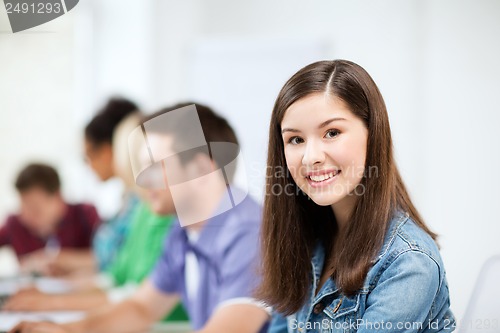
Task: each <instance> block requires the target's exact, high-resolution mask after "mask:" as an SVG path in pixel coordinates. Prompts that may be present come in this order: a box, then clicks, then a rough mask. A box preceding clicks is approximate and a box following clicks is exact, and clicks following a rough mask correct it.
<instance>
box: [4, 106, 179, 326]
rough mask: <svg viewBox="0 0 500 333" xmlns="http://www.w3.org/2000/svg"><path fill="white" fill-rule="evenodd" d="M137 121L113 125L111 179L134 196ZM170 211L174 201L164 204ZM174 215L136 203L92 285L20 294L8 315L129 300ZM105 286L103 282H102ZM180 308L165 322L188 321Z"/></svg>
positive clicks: (6, 307)
mask: <svg viewBox="0 0 500 333" xmlns="http://www.w3.org/2000/svg"><path fill="white" fill-rule="evenodd" d="M140 120H141V116H140V114H138V113H132V114H129V115H128V116H126V117H125V118H124V119H123V120H121V122H120V123H119V124H118V125H117V126H116V128H115V129H114V133H113V166H114V174H116V175H117V176H118V177H120V178H121V179H122V180H123V182H124V183H125V185H126V187H127V188H129V189H130V190H129V191H134V192H135V191H136V190H137V189H136V188H135V183H134V177H133V174H132V170H131V166H130V156H129V150H128V143H127V141H128V135H129V133H130V132H131V131H132V130H133V129H134V128H135V127H137V126H138V125H139V123H140ZM166 205H167V206H168V207H169V208H168V209H167V211H169V212H173V211H174V210H173V202H169V203H166ZM173 220H174V218H173V216H172V215H168V214H167V215H161V216H160V215H157V214H155V213H153V212H152V211H151V208H150V206H149V204H148V203H147V202H143V201H142V200H138V201H137V204H135V205H134V207H133V209H132V210H131V213H130V222H129V223H130V226H129V232H128V235H127V236H126V238H125V240H124V241H123V244H122V246H121V247H120V249H119V250H118V251H117V254H116V256H115V258H114V260H113V262H112V263H111V264H110V265H109V267H107V268H106V269H104V270H103V271H102V272H101V273H100V275H99V276H98V278H96V279H92V280H93V281H94V284H91V285H90V286H87V288H81V289H80V290H78V291H73V292H71V293H66V294H46V293H43V292H40V291H37V290H36V289H28V290H22V291H20V292H18V293H17V294H16V295H14V296H12V297H11V298H10V299H9V300H8V301H7V302H6V304H5V305H4V308H3V309H4V310H9V311H49V310H52V311H55V310H84V311H85V310H92V309H95V308H97V307H101V306H105V305H109V304H112V303H116V302H119V301H121V300H123V299H125V298H126V297H127V296H130V295H131V294H132V293H133V292H134V291H135V290H136V289H137V286H138V285H139V284H140V283H141V282H142V281H143V280H144V279H145V278H146V277H147V276H148V275H149V274H150V272H151V270H152V269H153V267H154V265H155V263H156V261H157V260H158V258H159V256H160V254H161V250H162V244H163V240H164V238H165V236H167V235H168V233H169V231H170V229H171V228H172V225H173V223H174V221H173ZM103 281H104V283H102V282H103ZM186 320H188V318H187V315H186V313H185V311H184V309H183V308H182V306H180V305H179V306H177V307H176V308H175V309H174V311H172V313H171V314H170V315H169V316H168V317H166V318H165V321H186Z"/></svg>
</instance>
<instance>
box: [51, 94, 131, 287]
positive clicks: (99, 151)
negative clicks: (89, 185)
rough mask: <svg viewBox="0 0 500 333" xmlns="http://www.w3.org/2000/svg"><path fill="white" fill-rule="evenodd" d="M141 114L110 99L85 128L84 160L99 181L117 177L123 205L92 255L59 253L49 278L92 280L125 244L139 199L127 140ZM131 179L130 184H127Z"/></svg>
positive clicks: (104, 229) (122, 101)
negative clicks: (121, 182) (74, 277)
mask: <svg viewBox="0 0 500 333" xmlns="http://www.w3.org/2000/svg"><path fill="white" fill-rule="evenodd" d="M139 119H140V113H139V111H138V108H137V105H136V104H135V103H133V102H131V101H129V100H127V99H124V98H119V97H113V98H110V99H109V100H108V101H107V102H106V104H105V105H104V106H103V107H102V108H101V109H100V110H99V112H97V114H96V115H95V116H94V117H93V118H92V119H91V120H90V122H89V123H88V124H87V125H86V126H85V130H84V143H85V147H84V149H85V160H86V161H87V162H88V164H89V166H90V168H91V169H92V171H94V172H95V174H96V176H97V177H98V178H99V179H100V180H101V181H103V182H104V181H107V180H109V179H111V178H114V177H118V178H119V179H120V180H122V181H123V184H124V188H125V190H124V193H123V201H122V202H123V204H122V207H121V208H120V210H119V212H118V213H117V214H116V215H115V216H114V217H112V218H111V219H108V220H105V221H103V223H102V224H101V225H100V226H99V228H98V229H97V231H96V234H95V235H94V239H93V242H92V249H93V251H92V253H88V254H87V256H83V255H79V254H78V253H75V252H72V251H61V252H60V254H59V255H58V256H57V258H56V259H55V260H54V261H52V263H51V265H50V267H48V268H47V271H48V272H49V273H50V274H51V275H58V276H68V277H71V276H78V279H79V281H80V282H81V281H85V282H86V283H85V284H88V281H87V280H88V279H87V280H85V279H84V278H82V275H83V274H84V273H86V274H87V275H88V276H93V275H94V274H95V273H96V272H97V271H106V270H107V269H108V268H109V267H110V266H111V265H112V263H113V262H114V260H115V257H116V255H117V253H118V251H119V250H120V247H121V246H122V244H123V242H124V241H125V239H126V237H127V235H128V233H129V228H130V224H131V223H130V221H131V217H132V215H133V214H134V209H135V208H136V206H137V204H138V202H139V198H138V196H137V194H136V191H135V189H133V187H134V185H135V184H134V181H133V176H131V175H130V176H129V173H130V174H131V172H132V171H129V170H130V161H129V159H128V153H127V152H128V149H127V148H128V147H127V141H126V138H127V136H128V134H129V133H128V132H127V130H128V131H129V130H130V124H133V127H132V129H133V128H134V127H135V126H136V125H137V123H138V122H139ZM129 179H131V180H129Z"/></svg>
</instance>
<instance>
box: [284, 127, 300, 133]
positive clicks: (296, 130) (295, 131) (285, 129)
mask: <svg viewBox="0 0 500 333" xmlns="http://www.w3.org/2000/svg"><path fill="white" fill-rule="evenodd" d="M285 132H293V133H300V131H299V130H298V129H295V128H283V129H282V130H281V134H283V133H285Z"/></svg>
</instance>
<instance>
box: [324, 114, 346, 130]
mask: <svg viewBox="0 0 500 333" xmlns="http://www.w3.org/2000/svg"><path fill="white" fill-rule="evenodd" d="M338 120H347V119H345V118H340V117H336V118H331V119H328V120H326V121H324V122H322V123H321V124H319V126H318V129H320V128H323V127H325V126H328V125H329V124H330V123H332V122H334V121H338Z"/></svg>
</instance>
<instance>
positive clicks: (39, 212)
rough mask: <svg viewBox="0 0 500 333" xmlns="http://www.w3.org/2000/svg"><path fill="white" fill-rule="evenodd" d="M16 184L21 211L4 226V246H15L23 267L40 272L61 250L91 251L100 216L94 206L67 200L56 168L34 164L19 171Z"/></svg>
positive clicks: (1, 235)
mask: <svg viewBox="0 0 500 333" xmlns="http://www.w3.org/2000/svg"><path fill="white" fill-rule="evenodd" d="M15 186H16V189H17V191H18V192H19V196H20V201H21V210H20V213H19V214H17V215H11V216H9V217H8V218H7V220H6V222H5V224H4V225H3V226H2V227H1V228H0V246H4V245H9V246H11V247H12V248H13V250H14V252H15V253H16V255H17V257H18V258H19V259H20V262H21V268H22V269H23V270H25V271H37V268H38V267H40V265H42V264H43V261H44V260H45V259H50V257H53V256H56V255H57V253H58V252H59V250H60V249H70V250H75V251H80V252H87V253H88V252H89V251H90V247H91V245H92V237H93V234H94V232H95V230H96V228H97V227H98V225H99V216H98V215H97V212H96V210H95V208H94V207H93V206H91V205H87V204H68V203H66V202H64V200H63V198H62V196H61V190H60V187H61V183H60V180H59V175H58V174H57V172H56V170H55V169H54V168H52V167H51V166H48V165H45V164H30V165H28V166H26V167H25V168H24V169H23V170H22V171H21V172H20V173H19V175H18V176H17V179H16V182H15Z"/></svg>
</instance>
